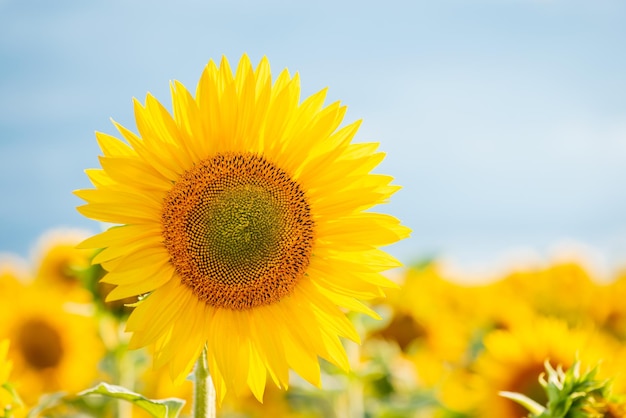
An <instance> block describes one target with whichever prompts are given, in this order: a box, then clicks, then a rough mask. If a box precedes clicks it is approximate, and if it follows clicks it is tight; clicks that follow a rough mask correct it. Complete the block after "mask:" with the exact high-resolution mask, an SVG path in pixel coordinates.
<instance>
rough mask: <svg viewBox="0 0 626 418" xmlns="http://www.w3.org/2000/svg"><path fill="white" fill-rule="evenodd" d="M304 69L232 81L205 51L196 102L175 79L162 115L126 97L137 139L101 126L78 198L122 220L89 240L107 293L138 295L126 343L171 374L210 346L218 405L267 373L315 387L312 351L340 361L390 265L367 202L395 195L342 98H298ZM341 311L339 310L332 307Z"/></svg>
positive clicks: (180, 374) (261, 384) (388, 223)
mask: <svg viewBox="0 0 626 418" xmlns="http://www.w3.org/2000/svg"><path fill="white" fill-rule="evenodd" d="M299 82H300V80H299V76H298V75H297V74H296V75H295V76H294V77H292V76H291V75H290V74H289V72H288V71H287V70H284V71H283V72H281V74H280V75H279V76H278V78H277V79H276V80H275V81H274V83H273V84H272V79H271V74H270V66H269V62H268V60H267V59H266V58H263V59H262V60H261V62H260V63H259V65H258V66H257V67H256V69H254V68H253V67H252V65H251V63H250V61H249V59H248V57H247V56H245V55H244V56H243V57H242V59H241V61H240V63H239V65H238V67H237V70H236V73H235V75H234V76H233V73H232V71H231V68H230V65H229V63H228V61H227V60H226V59H225V58H223V59H222V61H221V63H220V65H219V67H218V66H217V65H216V64H215V63H214V62H213V61H210V62H209V63H208V65H207V66H206V68H205V69H204V72H203V73H202V76H201V78H200V81H199V83H198V86H197V90H196V94H195V97H194V96H192V94H191V93H189V92H188V90H187V89H186V88H185V87H184V86H183V85H182V84H181V83H179V82H174V83H172V85H171V90H172V98H173V102H172V107H173V112H172V113H173V115H170V113H168V111H167V110H166V109H165V108H164V107H163V106H162V105H161V104H160V103H159V102H158V101H157V100H156V99H155V98H154V97H153V96H151V95H150V94H148V95H147V98H146V102H145V105H142V104H140V103H139V102H138V101H135V102H134V103H135V120H136V124H137V129H138V131H139V135H136V134H135V133H133V132H131V131H130V130H128V129H126V128H125V127H123V126H121V125H119V124H117V123H116V124H115V126H116V127H117V129H118V131H119V132H120V134H121V135H122V137H123V138H124V139H125V140H126V141H127V143H125V142H123V141H121V140H120V139H118V138H116V137H114V136H110V135H106V134H103V133H97V134H96V135H97V139H98V142H99V144H100V147H101V149H102V152H103V154H104V156H102V157H100V162H101V165H102V169H92V170H88V171H87V173H88V176H89V178H90V179H91V181H92V183H93V185H94V186H95V189H88V190H79V191H77V192H76V194H77V195H78V196H79V197H80V198H82V199H84V200H85V201H86V202H87V204H86V205H83V206H80V207H79V208H78V210H79V211H80V212H81V213H82V214H83V215H85V216H87V217H89V218H92V219H95V220H99V221H103V222H110V223H114V224H117V226H114V227H112V228H110V229H108V230H107V231H105V232H103V233H101V234H99V235H96V236H95V237H92V238H90V239H88V240H87V241H85V242H84V243H83V244H82V248H105V249H104V250H103V251H102V252H100V253H99V254H98V256H96V258H95V259H94V262H96V263H102V265H103V267H104V268H105V269H106V270H107V271H108V272H109V273H108V275H107V276H105V278H104V279H103V280H104V281H106V282H108V283H111V284H114V285H116V286H117V287H116V288H115V289H114V290H113V291H111V293H109V295H108V299H109V300H116V299H120V298H125V297H129V296H139V295H146V294H149V296H147V297H144V298H141V301H140V302H139V303H138V304H137V307H136V308H135V309H134V311H133V312H132V314H131V315H130V318H129V320H128V325H127V329H128V330H129V331H131V332H132V333H133V335H132V339H131V347H142V346H150V345H151V346H153V348H154V351H155V353H156V358H155V366H157V367H158V366H161V365H166V364H169V371H170V375H171V377H172V378H173V379H174V380H175V381H176V382H180V381H182V380H183V379H184V378H185V377H186V376H187V374H188V372H189V371H190V369H191V368H192V366H193V363H194V361H195V360H196V359H197V358H198V356H199V355H200V353H201V351H202V349H203V347H204V346H205V344H206V346H207V351H208V362H209V368H210V370H211V375H212V378H213V380H214V383H215V386H216V391H217V393H218V399H219V400H220V401H221V400H222V399H223V397H224V395H225V393H226V391H227V390H228V391H233V390H234V391H235V392H236V393H237V394H240V395H243V394H245V393H246V392H247V389H245V388H246V386H247V387H249V388H250V389H251V390H252V392H253V394H254V395H255V397H256V398H257V399H259V400H261V399H262V397H263V392H264V389H265V386H266V381H267V379H268V376H269V379H270V380H271V381H273V382H274V383H275V384H276V385H277V386H278V387H280V388H287V386H288V381H289V376H288V371H289V369H293V370H295V371H296V372H297V373H298V374H300V375H301V376H303V377H304V378H305V379H306V380H308V381H309V382H311V383H312V384H314V385H317V386H319V385H320V369H319V363H318V356H320V357H322V358H325V359H327V360H328V361H330V362H332V363H334V364H336V365H338V366H340V367H341V368H343V369H348V368H349V364H348V359H347V356H346V354H345V351H344V348H343V347H342V344H341V340H340V338H339V337H345V338H348V339H351V340H353V341H359V335H358V334H357V332H356V331H355V329H354V327H353V325H352V324H351V322H350V321H349V320H348V319H347V318H346V316H345V309H347V310H352V311H358V312H363V313H367V314H370V315H373V316H376V314H375V313H374V312H373V311H372V310H371V309H370V308H368V307H367V306H365V305H364V304H363V303H362V302H361V300H371V299H373V298H376V297H380V296H382V295H383V294H384V293H383V290H382V289H383V288H384V287H391V286H393V283H392V282H391V281H389V280H388V279H386V278H385V277H383V276H382V274H381V273H382V272H383V271H385V270H388V269H390V268H393V267H397V266H399V263H398V261H397V260H395V259H394V258H393V257H391V256H390V255H388V254H387V253H385V252H383V251H382V250H380V249H379V247H381V246H383V245H388V244H391V243H394V242H396V241H398V240H400V239H402V238H405V237H407V236H408V234H409V231H408V229H407V228H406V227H404V226H401V225H400V223H399V221H398V220H397V219H395V218H394V217H392V216H388V215H384V214H378V213H373V212H370V211H368V209H370V208H371V207H372V206H375V205H376V204H379V203H383V202H386V201H387V200H388V199H389V197H390V196H391V195H392V194H393V193H394V192H395V191H396V190H397V189H398V187H397V186H393V185H391V184H390V183H391V181H392V178H391V177H389V176H385V175H379V174H372V173H371V171H372V169H373V168H374V167H376V166H377V165H378V164H379V163H380V161H381V160H382V159H383V157H384V154H383V153H380V152H377V151H376V149H377V147H378V144H376V143H352V138H353V137H354V135H355V133H356V131H357V129H358V126H359V122H355V123H352V124H349V125H347V126H344V127H341V128H340V124H341V122H342V120H343V116H344V114H345V112H346V108H345V106H341V105H340V104H339V103H333V104H331V105H328V106H324V99H325V95H326V90H322V91H320V92H318V93H316V94H314V95H312V96H310V97H308V98H307V99H306V100H304V101H302V102H300V98H299V95H300V84H299ZM342 308H345V309H342Z"/></svg>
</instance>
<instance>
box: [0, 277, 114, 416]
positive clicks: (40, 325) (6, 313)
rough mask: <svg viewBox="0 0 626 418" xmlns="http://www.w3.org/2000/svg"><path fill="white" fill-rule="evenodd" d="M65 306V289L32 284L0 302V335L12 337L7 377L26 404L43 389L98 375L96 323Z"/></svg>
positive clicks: (78, 384) (76, 384) (72, 386)
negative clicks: (61, 292)
mask: <svg viewBox="0 0 626 418" xmlns="http://www.w3.org/2000/svg"><path fill="white" fill-rule="evenodd" d="M64 305H65V299H64V294H60V293H57V292H54V291H50V290H48V289H46V290H44V289H41V288H38V287H36V286H35V285H30V286H24V287H23V288H21V289H20V291H18V292H14V293H13V294H12V297H11V298H10V299H7V300H5V301H3V303H2V304H0V338H8V339H9V340H10V341H11V346H10V349H9V354H8V355H9V358H10V359H11V360H12V361H13V372H12V375H11V376H12V380H13V383H14V385H15V388H16V390H17V392H18V393H19V394H20V396H21V397H22V398H23V400H24V402H25V403H26V404H27V405H32V404H34V403H35V402H36V401H37V399H38V398H39V396H40V395H41V394H43V393H48V392H53V391H58V390H61V389H62V390H67V391H70V392H75V391H78V390H80V389H84V388H85V387H87V386H88V385H89V384H91V383H93V380H94V379H95V378H96V377H97V373H98V371H97V370H98V362H99V360H100V358H101V355H102V354H104V350H103V347H102V343H101V342H100V340H99V339H98V336H97V324H96V323H95V322H94V321H93V319H92V318H90V317H89V316H86V315H80V314H78V313H71V312H68V311H67V310H65V309H64Z"/></svg>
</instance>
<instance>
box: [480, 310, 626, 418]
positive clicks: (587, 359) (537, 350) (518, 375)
mask: <svg viewBox="0 0 626 418" xmlns="http://www.w3.org/2000/svg"><path fill="white" fill-rule="evenodd" d="M484 346H485V349H484V352H483V353H482V354H481V355H480V356H479V358H478V359H477V360H476V363H475V371H476V373H477V374H478V375H479V376H480V378H481V384H480V385H479V387H480V389H479V390H480V396H479V402H478V410H479V411H480V413H479V414H478V416H481V417H482V416H497V417H499V418H508V417H511V418H518V417H520V416H525V414H526V413H525V409H524V408H522V407H521V406H519V405H517V404H516V403H514V402H513V401H511V400H509V399H505V398H503V397H501V396H499V395H498V392H499V391H509V392H518V393H522V394H524V395H526V396H528V397H530V398H531V399H534V400H535V401H537V402H539V403H540V404H544V405H545V402H546V400H547V398H546V394H545V392H544V390H543V388H542V387H541V385H540V383H539V381H538V378H539V375H540V374H541V373H542V372H543V371H544V362H545V361H546V360H549V361H550V363H551V364H559V365H562V366H563V368H564V369H567V368H569V367H570V366H571V365H572V364H573V362H574V361H575V360H576V357H577V356H578V357H579V358H580V361H581V365H582V366H583V368H585V367H590V366H594V365H595V364H597V363H598V362H599V361H603V366H602V368H601V369H600V372H601V373H600V374H599V377H600V378H603V377H604V378H607V377H611V378H615V379H617V380H616V383H618V384H619V385H620V386H621V385H622V383H620V382H622V381H623V380H624V376H620V375H619V374H618V373H617V371H618V370H623V368H622V365H623V362H624V354H623V348H622V347H621V346H620V345H619V344H618V343H617V342H616V341H615V340H613V339H611V338H609V337H607V336H606V335H604V334H601V333H599V332H597V331H594V330H592V329H583V328H570V327H568V325H567V324H566V323H565V322H564V321H562V320H559V319H556V318H544V317H537V318H535V320H533V321H530V322H525V323H519V324H517V325H516V326H514V327H511V328H510V329H508V330H496V331H493V332H492V333H490V334H488V335H487V336H486V337H485V339H484ZM602 372H604V373H605V375H604V376H603V375H602Z"/></svg>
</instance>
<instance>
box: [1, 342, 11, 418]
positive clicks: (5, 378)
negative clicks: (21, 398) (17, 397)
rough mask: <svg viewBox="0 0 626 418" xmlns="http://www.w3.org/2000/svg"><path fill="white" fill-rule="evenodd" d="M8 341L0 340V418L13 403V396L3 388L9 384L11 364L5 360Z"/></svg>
mask: <svg viewBox="0 0 626 418" xmlns="http://www.w3.org/2000/svg"><path fill="white" fill-rule="evenodd" d="M8 351H9V340H7V339H4V340H0V417H2V416H4V412H5V410H6V409H7V408H8V407H9V406H10V405H11V404H12V403H13V395H12V394H11V392H10V391H9V390H8V389H7V388H6V387H5V385H6V384H7V383H8V382H9V374H10V373H11V367H12V365H13V364H12V362H11V361H10V360H9V359H8V358H7V353H8Z"/></svg>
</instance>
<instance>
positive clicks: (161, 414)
mask: <svg viewBox="0 0 626 418" xmlns="http://www.w3.org/2000/svg"><path fill="white" fill-rule="evenodd" d="M88 395H103V396H106V397H109V398H113V399H122V400H125V401H128V402H131V403H133V404H135V405H136V406H138V407H139V408H141V409H143V410H145V411H147V412H148V413H150V414H151V415H152V416H153V417H156V418H176V417H178V415H179V413H180V410H181V409H182V407H183V405H185V401H182V400H180V399H176V398H168V399H162V400H153V399H148V398H146V397H144V396H142V395H140V394H138V393H135V392H131V391H130V390H128V389H126V388H125V387H122V386H116V385H109V384H107V383H100V384H99V385H98V386H95V387H93V388H91V389H87V390H84V391H82V392H80V393H79V394H78V396H79V397H84V396H88Z"/></svg>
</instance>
